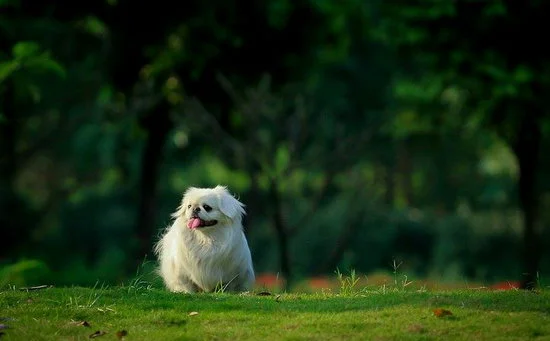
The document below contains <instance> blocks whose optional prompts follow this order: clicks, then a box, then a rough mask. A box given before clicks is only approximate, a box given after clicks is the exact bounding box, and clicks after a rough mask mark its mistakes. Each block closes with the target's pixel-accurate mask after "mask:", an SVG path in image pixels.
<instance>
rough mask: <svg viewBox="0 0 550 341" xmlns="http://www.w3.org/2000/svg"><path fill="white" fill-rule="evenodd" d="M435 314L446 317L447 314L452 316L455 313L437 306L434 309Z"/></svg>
mask: <svg viewBox="0 0 550 341" xmlns="http://www.w3.org/2000/svg"><path fill="white" fill-rule="evenodd" d="M434 315H435V316H437V317H445V316H452V315H453V313H451V312H450V311H449V310H445V309H441V308H437V309H435V310H434Z"/></svg>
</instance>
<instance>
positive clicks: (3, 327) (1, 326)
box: [0, 323, 9, 329]
mask: <svg viewBox="0 0 550 341" xmlns="http://www.w3.org/2000/svg"><path fill="white" fill-rule="evenodd" d="M8 328H9V327H8V326H7V325H5V324H3V323H0V329H8Z"/></svg>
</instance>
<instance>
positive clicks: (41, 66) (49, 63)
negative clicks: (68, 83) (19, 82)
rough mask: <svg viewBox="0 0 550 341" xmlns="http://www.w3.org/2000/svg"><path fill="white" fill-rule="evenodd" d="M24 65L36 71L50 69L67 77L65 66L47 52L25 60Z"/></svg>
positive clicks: (60, 75) (62, 76)
mask: <svg viewBox="0 0 550 341" xmlns="http://www.w3.org/2000/svg"><path fill="white" fill-rule="evenodd" d="M24 66H25V67H26V68H29V69H31V70H34V71H49V72H53V73H55V74H57V75H58V76H59V77H61V78H65V77H66V72H65V68H64V67H63V66H62V65H61V64H59V63H58V62H57V61H55V60H53V59H52V58H50V57H49V56H48V54H47V53H44V54H42V55H40V56H38V57H34V58H31V59H29V60H27V61H25V63H24Z"/></svg>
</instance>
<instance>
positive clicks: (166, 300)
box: [0, 274, 550, 340]
mask: <svg viewBox="0 0 550 341" xmlns="http://www.w3.org/2000/svg"><path fill="white" fill-rule="evenodd" d="M355 276H357V275H355ZM354 278H356V277H353V276H352V274H348V275H344V274H341V278H340V279H341V282H340V284H341V286H340V287H339V289H336V290H330V291H326V290H325V291H321V292H317V293H299V294H298V293H294V294H292V293H284V292H283V293H278V294H275V293H274V294H272V295H267V294H266V293H265V292H264V293H262V294H261V295H259V292H256V291H255V292H251V293H247V294H241V295H236V294H226V293H216V294H195V295H187V294H172V293H169V292H167V291H165V290H163V289H159V288H152V287H151V286H149V285H146V284H145V283H142V282H136V283H134V285H127V286H124V287H110V288H109V287H101V286H96V287H95V288H80V287H74V288H47V289H42V290H35V291H24V290H19V289H17V288H13V287H11V288H6V289H5V290H3V291H0V318H1V319H2V321H0V324H3V325H5V326H7V327H9V328H5V329H2V330H0V332H2V333H4V335H3V336H2V340H85V339H89V336H90V335H91V334H93V333H95V332H96V331H102V332H106V334H105V335H103V336H100V337H99V338H100V340H116V339H117V337H118V336H117V332H122V331H125V332H127V336H125V337H124V338H125V339H127V340H258V339H263V340H306V339H307V340H373V339H377V340H432V339H433V340H435V339H446V340H469V339H474V338H475V339H479V340H501V339H502V340H522V339H528V338H533V337H541V338H545V337H546V338H550V323H549V322H550V293H549V292H548V291H547V290H542V291H539V292H536V293H534V292H524V291H519V290H508V291H489V290H486V289H462V290H451V291H433V290H417V289H411V286H405V287H403V286H388V287H386V289H383V287H360V286H357V283H358V282H357V281H355V279H354ZM353 283H355V284H353ZM398 284H399V282H398ZM130 288H131V289H130ZM438 308H441V309H445V310H448V311H450V312H451V314H452V315H449V316H445V317H437V316H436V315H435V314H434V310H435V309H438ZM84 321H85V322H86V323H83V322H84ZM86 325H89V326H86ZM118 335H119V336H120V337H122V334H118Z"/></svg>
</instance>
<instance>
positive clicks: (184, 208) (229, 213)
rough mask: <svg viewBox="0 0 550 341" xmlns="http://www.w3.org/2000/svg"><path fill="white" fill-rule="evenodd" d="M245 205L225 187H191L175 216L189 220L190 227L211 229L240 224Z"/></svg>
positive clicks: (188, 225)
mask: <svg viewBox="0 0 550 341" xmlns="http://www.w3.org/2000/svg"><path fill="white" fill-rule="evenodd" d="M243 214H245V211H244V205H243V204H242V203H241V202H239V201H238V200H237V199H235V198H234V197H233V196H232V195H231V194H230V193H229V192H228V191H227V189H226V188H225V187H222V186H217V187H215V188H197V187H190V188H189V189H188V190H187V191H186V192H185V194H184V195H183V199H182V202H181V205H180V207H179V208H178V210H177V211H176V212H175V213H174V214H173V216H174V217H176V218H177V217H183V218H185V219H186V220H187V227H188V228H189V229H193V230H195V229H210V228H215V227H222V226H227V225H235V224H237V225H240V223H241V220H242V215H243Z"/></svg>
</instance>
